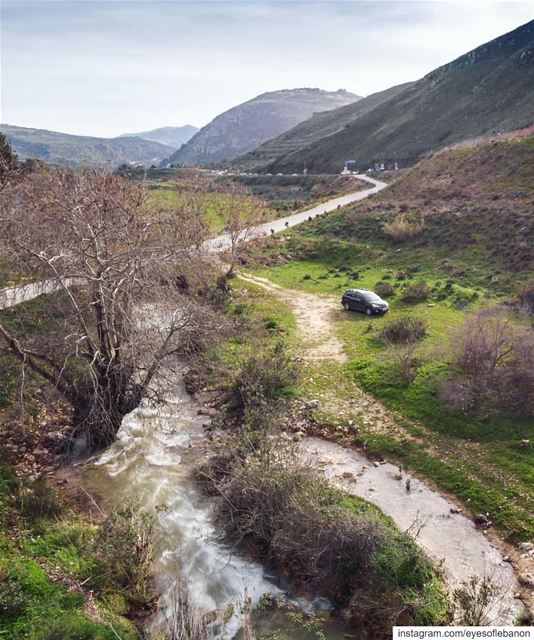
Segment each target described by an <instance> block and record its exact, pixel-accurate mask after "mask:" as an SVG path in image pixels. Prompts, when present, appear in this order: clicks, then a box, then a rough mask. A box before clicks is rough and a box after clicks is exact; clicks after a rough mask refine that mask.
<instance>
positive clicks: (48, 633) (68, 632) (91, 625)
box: [31, 611, 138, 640]
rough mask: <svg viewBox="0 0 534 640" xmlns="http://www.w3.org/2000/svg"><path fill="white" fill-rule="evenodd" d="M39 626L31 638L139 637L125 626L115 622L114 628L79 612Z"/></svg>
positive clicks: (91, 639) (107, 639)
mask: <svg viewBox="0 0 534 640" xmlns="http://www.w3.org/2000/svg"><path fill="white" fill-rule="evenodd" d="M37 626H38V628H36V630H35V631H34V634H33V635H32V636H31V637H32V639H33V638H34V639H35V640H116V639H117V637H119V638H121V639H122V640H132V639H133V638H137V637H138V635H137V634H135V635H134V632H133V629H132V630H130V629H128V630H127V629H126V628H124V625H120V626H119V625H117V622H115V625H114V628H112V626H111V625H108V624H106V623H105V622H97V621H93V620H89V619H88V618H86V617H85V616H83V615H82V614H81V613H80V612H78V611H75V612H70V613H68V614H65V615H62V616H60V617H58V618H49V619H48V620H46V621H42V620H40V621H39V623H38V625H36V627H37ZM119 632H120V635H119Z"/></svg>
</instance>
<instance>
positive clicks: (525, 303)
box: [516, 280, 534, 315]
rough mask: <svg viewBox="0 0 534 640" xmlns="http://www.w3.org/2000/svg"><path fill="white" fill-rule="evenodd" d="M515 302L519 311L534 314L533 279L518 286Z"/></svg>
mask: <svg viewBox="0 0 534 640" xmlns="http://www.w3.org/2000/svg"><path fill="white" fill-rule="evenodd" d="M516 304H517V308H518V310H519V313H523V314H524V315H532V314H534V280H530V281H529V282H527V283H526V284H524V285H522V286H521V287H520V288H519V291H518V292H517V299H516Z"/></svg>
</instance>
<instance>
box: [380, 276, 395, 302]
mask: <svg viewBox="0 0 534 640" xmlns="http://www.w3.org/2000/svg"><path fill="white" fill-rule="evenodd" d="M375 293H377V294H378V295H379V296H380V297H381V298H391V297H392V296H394V295H395V287H394V286H393V285H392V284H390V283H389V282H385V281H384V280H381V281H380V282H377V283H376V285H375Z"/></svg>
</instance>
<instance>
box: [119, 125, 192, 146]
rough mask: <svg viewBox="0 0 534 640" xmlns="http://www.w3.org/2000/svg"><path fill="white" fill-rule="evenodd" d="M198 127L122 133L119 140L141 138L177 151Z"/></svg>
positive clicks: (164, 128)
mask: <svg viewBox="0 0 534 640" xmlns="http://www.w3.org/2000/svg"><path fill="white" fill-rule="evenodd" d="M198 130H199V129H198V127H194V126H193V125H191V124H184V125H183V126H182V127H160V128H159V129H152V130H151V131H141V132H140V133H123V134H121V135H120V136H118V137H119V138H142V139H143V140H150V141H151V142H159V143H161V144H166V145H168V146H169V147H174V148H175V149H179V148H180V147H181V146H182V145H183V144H185V143H186V142H189V140H191V138H192V137H193V136H194V135H195V133H196V132H197V131H198Z"/></svg>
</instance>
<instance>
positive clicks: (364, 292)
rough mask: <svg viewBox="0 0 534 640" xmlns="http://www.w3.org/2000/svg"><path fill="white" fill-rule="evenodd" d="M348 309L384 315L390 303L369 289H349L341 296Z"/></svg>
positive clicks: (342, 302) (370, 314)
mask: <svg viewBox="0 0 534 640" xmlns="http://www.w3.org/2000/svg"><path fill="white" fill-rule="evenodd" d="M341 304H342V305H343V307H344V308H345V310H346V311H359V312H360V313H365V314H366V315H368V316H372V315H382V314H384V313H386V312H387V310H388V309H389V304H388V303H387V302H386V301H385V300H382V298H381V297H380V296H377V295H376V293H374V291H369V290H368V289H349V290H348V291H345V293H344V294H343V297H342V298H341Z"/></svg>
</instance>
